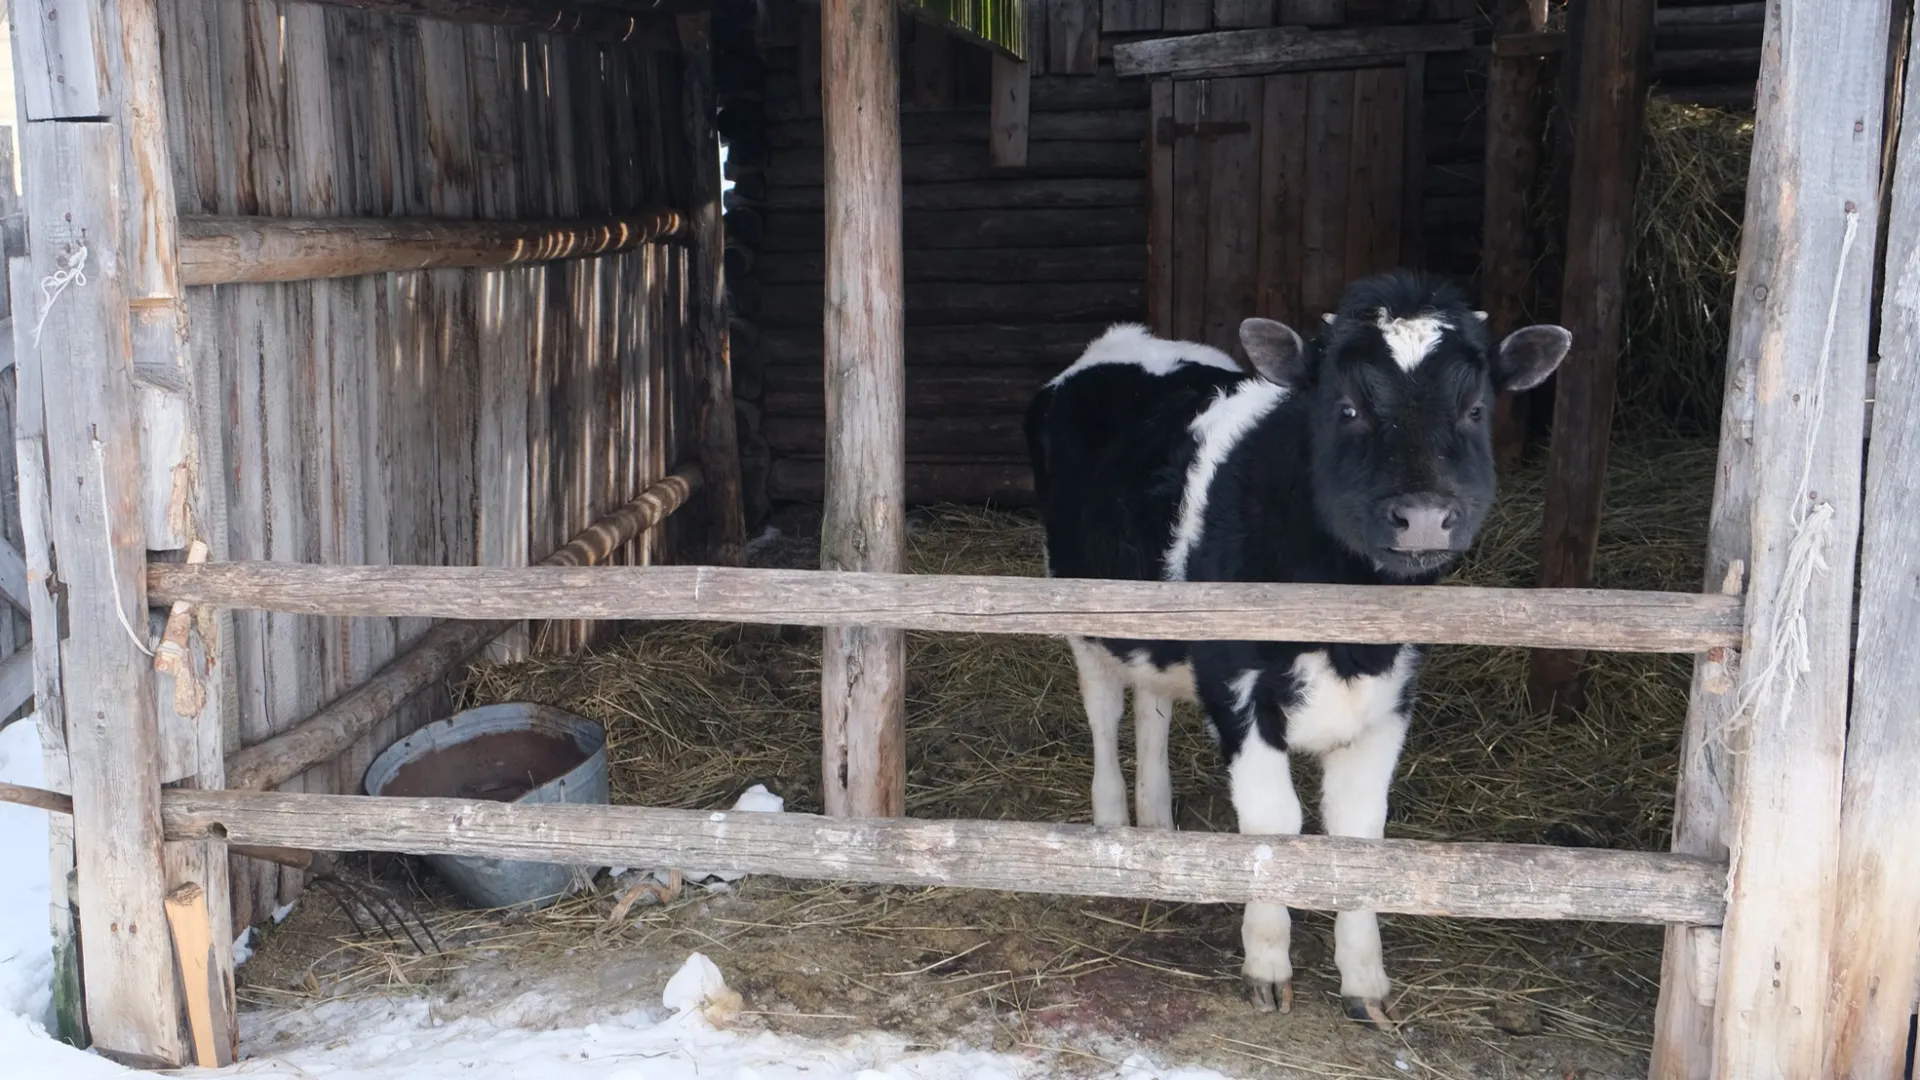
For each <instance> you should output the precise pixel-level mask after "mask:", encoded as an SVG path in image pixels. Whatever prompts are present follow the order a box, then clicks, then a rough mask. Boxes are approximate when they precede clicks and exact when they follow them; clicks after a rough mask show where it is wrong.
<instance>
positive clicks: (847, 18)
mask: <svg viewBox="0 0 1920 1080" xmlns="http://www.w3.org/2000/svg"><path fill="white" fill-rule="evenodd" d="M820 20H821V21H820V42H821V62H820V76H821V77H820V84H821V98H822V113H823V117H824V123H825V141H826V147H825V164H826V218H827V238H826V240H827V252H826V313H825V328H824V329H825V350H824V353H825V364H826V371H825V380H826V399H827V447H826V451H827V462H826V464H827V491H826V508H825V515H824V518H823V520H822V522H821V526H820V561H821V565H822V567H823V568H824V569H827V570H869V571H881V572H888V573H898V572H900V571H901V570H903V569H905V561H906V560H905V545H906V520H905V516H906V515H905V506H904V503H905V494H906V444H905V434H904V429H905V392H904V381H905V366H904V365H905V353H906V339H905V315H906V311H905V308H906V295H905V280H904V271H903V268H902V263H901V240H900V228H901V193H900V100H899V92H900V91H899V87H900V74H899V61H898V59H897V55H898V54H897V53H896V51H895V37H896V34H897V32H898V31H897V26H896V24H897V18H896V14H895V5H894V4H893V3H892V2H891V0H822V3H821V5H820ZM821 677H822V686H821V694H820V705H821V712H822V725H823V736H824V746H823V758H824V760H823V766H824V769H825V774H826V775H825V782H824V786H823V791H824V792H825V798H824V801H825V803H826V810H827V812H828V813H829V814H834V815H839V816H856V817H889V816H898V815H900V814H903V813H905V812H906V745H905V737H904V734H903V730H904V728H905V723H906V640H905V638H904V636H903V635H902V634H901V632H900V631H898V630H880V629H875V628H872V627H852V626H849V627H829V628H828V629H827V631H826V634H825V642H824V656H823V657H822V662H821Z"/></svg>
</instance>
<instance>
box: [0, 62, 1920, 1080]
mask: <svg viewBox="0 0 1920 1080" xmlns="http://www.w3.org/2000/svg"><path fill="white" fill-rule="evenodd" d="M1915 59H1916V54H1915V52H1914V46H1913V45H1911V44H1909V46H1908V55H1907V62H1906V63H1907V72H1908V76H1907V80H1906V86H1905V87H1904V99H1905V102H1904V106H1903V107H1902V109H1901V113H1902V115H1903V116H1905V117H1906V118H1908V120H1909V122H1908V123H1905V124H1903V125H1902V126H1901V128H1900V138H1899V149H1898V156H1897V158H1896V159H1895V161H1896V163H1895V165H1894V176H1893V178H1892V181H1893V182H1892V185H1891V191H1892V206H1891V207H1890V208H1889V209H1890V214H1889V219H1888V225H1887V237H1886V240H1885V242H1884V245H1885V246H1884V250H1885V251H1886V252H1887V259H1886V266H1885V269H1884V271H1883V273H1884V274H1885V282H1884V287H1883V292H1882V297H1883V299H1882V306H1881V312H1880V340H1879V355H1880V364H1879V370H1878V371H1877V372H1875V373H1874V384H1873V386H1872V388H1871V389H1870V391H1869V392H1870V393H1871V395H1872V397H1873V399H1874V407H1875V410H1876V412H1877V413H1878V419H1879V423H1878V425H1877V427H1876V429H1875V430H1874V432H1873V441H1872V442H1871V444H1869V446H1868V448H1867V480H1866V493H1865V502H1864V513H1863V517H1864V520H1865V529H1864V531H1863V534H1862V536H1861V540H1860V611H1859V625H1858V629H1857V631H1856V634H1857V638H1856V644H1855V646H1854V650H1853V680H1852V682H1853V694H1852V706H1851V711H1850V713H1849V716H1848V722H1847V729H1846V730H1847V736H1846V738H1847V743H1846V771H1845V774H1844V778H1843V779H1844V785H1843V787H1842V789H1841V805H1840V860H1839V908H1838V919H1837V928H1836V930H1835V932H1834V935H1833V986H1834V990H1833V1001H1834V1003H1835V1006H1836V1015H1835V1017H1834V1020H1833V1023H1834V1029H1833V1036H1832V1038H1833V1052H1832V1055H1831V1057H1830V1058H1829V1062H1830V1065H1829V1068H1830V1069H1831V1072H1832V1075H1835V1076H1843V1077H1855V1076H1859V1077H1865V1076H1893V1075H1896V1074H1898V1073H1900V1072H1901V1071H1902V1069H1903V1067H1904V1065H1905V1063H1906V1057H1907V1036H1908V1030H1909V1027H1908V1025H1909V1018H1910V1017H1911V1015H1912V1013H1913V1001H1912V1000H1911V998H1910V997H1909V996H1908V995H1907V994H1905V993H1900V992H1897V991H1898V988H1902V987H1912V986H1914V985H1916V983H1917V982H1920V963H1916V961H1920V954H1917V953H1916V950H1915V949H1914V948H1913V947H1912V943H1913V942H1916V941H1920V863H1916V862H1915V861H1914V860H1913V859H1912V858H1911V857H1909V856H1908V854H1907V852H1906V850H1905V847H1906V845H1905V844H1903V843H1902V842H1901V839H1900V836H1901V828H1902V824H1903V823H1905V822H1910V821H1913V820H1915V818H1916V817H1920V786H1916V784H1915V782H1914V778H1915V776H1916V775H1920V730H1917V729H1916V728H1915V726H1914V724H1913V722H1912V717H1913V705H1914V702H1915V701H1920V665H1917V664H1915V663H1914V662H1913V647H1914V643H1915V642H1916V641H1920V591H1916V589H1915V588H1914V583H1915V582H1916V581H1917V580H1920V551H1917V550H1916V549H1915V545H1914V542H1913V525H1912V523H1913V521H1914V520H1915V518H1916V516H1920V371H1916V370H1915V363H1916V361H1917V360H1920V201H1916V200H1917V199H1920V130H1916V128H1915V126H1914V125H1913V124H1912V123H1911V122H1910V121H1911V118H1913V117H1916V116H1920V82H1916V81H1915V80H1914V79H1913V77H1912V71H1913V63H1914V60H1915ZM4 704H5V703H4V702H0V705H4ZM1889 989H1892V990H1894V991H1895V992H1888V990H1889Z"/></svg>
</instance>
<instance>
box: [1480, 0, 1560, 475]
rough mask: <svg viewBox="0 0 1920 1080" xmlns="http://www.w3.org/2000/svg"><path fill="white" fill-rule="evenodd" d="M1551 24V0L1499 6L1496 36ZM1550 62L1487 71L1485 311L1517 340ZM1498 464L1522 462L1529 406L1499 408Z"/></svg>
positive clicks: (1530, 59) (1521, 60)
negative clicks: (1549, 8)
mask: <svg viewBox="0 0 1920 1080" xmlns="http://www.w3.org/2000/svg"><path fill="white" fill-rule="evenodd" d="M1546 25H1547V0H1499V3H1498V4H1496V5H1495V7H1494V10H1493V32H1494V33H1495V34H1496V35H1498V34H1521V33H1529V32H1533V31H1538V30H1541V29H1543V28H1545V26H1546ZM1547 64H1548V61H1547V59H1546V58H1545V57H1540V56H1500V55H1498V54H1495V56H1494V57H1493V59H1492V60H1491V61H1490V62H1489V66H1488V69H1487V163H1486V177H1487V179H1486V189H1485V197H1486V201H1485V210H1484V212H1483V214H1482V221H1483V222H1484V225H1483V231H1482V235H1481V244H1480V306H1482V307H1484V308H1485V309H1486V310H1487V316H1488V321H1489V322H1490V323H1491V324H1492V325H1493V327H1494V330H1495V332H1496V333H1501V334H1505V333H1510V332H1511V331H1512V330H1513V329H1514V328H1516V327H1518V326H1521V325H1523V324H1524V322H1525V321H1526V318H1527V305H1526V300H1527V297H1528V295H1529V294H1530V292H1531V288H1530V285H1531V282H1532V281H1533V279H1534V257H1535V251H1534V243H1533V221H1532V215H1531V214H1529V213H1528V204H1529V202H1530V201H1531V200H1532V198H1533V190H1534V185H1535V184H1536V182H1537V181H1538V179H1539V173H1540V146H1541V143H1542V141H1543V140H1544V139H1545V136H1546V133H1545V131H1544V130H1543V129H1544V127H1545V124H1546V94H1545V93H1544V92H1543V91H1544V89H1545V86H1544V83H1545V78H1546V71H1547ZM1493 417H1494V419H1493V450H1494V457H1495V459H1496V460H1497V461H1498V462H1499V463H1500V464H1501V465H1511V464H1512V463H1513V462H1515V461H1517V460H1519V458H1520V454H1521V451H1522V450H1524V449H1525V446H1526V438H1527V399H1526V397H1525V396H1523V395H1516V394H1502V395H1500V400H1499V402H1498V403H1497V404H1496V405H1495V406H1494V414H1493Z"/></svg>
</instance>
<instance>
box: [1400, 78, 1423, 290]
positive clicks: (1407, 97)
mask: <svg viewBox="0 0 1920 1080" xmlns="http://www.w3.org/2000/svg"><path fill="white" fill-rule="evenodd" d="M1402 66H1403V67H1404V68H1405V71H1406V74H1405V75H1404V77H1403V78H1402V80H1401V86H1400V96H1401V99H1402V100H1401V103H1400V140H1401V151H1400V176H1399V181H1400V236H1399V245H1400V256H1399V261H1400V264H1401V265H1402V266H1417V267H1426V266H1427V228H1426V215H1425V214H1424V213H1423V210H1424V209H1425V204H1426V183H1427V54H1426V53H1411V54H1409V55H1408V56H1407V58H1406V61H1405V63H1404V64H1403V65H1402Z"/></svg>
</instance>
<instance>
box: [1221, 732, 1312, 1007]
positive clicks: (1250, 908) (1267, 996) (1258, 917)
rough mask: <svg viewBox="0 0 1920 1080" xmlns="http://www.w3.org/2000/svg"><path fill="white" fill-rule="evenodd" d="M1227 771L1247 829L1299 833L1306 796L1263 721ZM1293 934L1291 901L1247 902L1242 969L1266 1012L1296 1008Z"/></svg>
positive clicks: (1263, 832)
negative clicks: (1298, 791) (1269, 739)
mask: <svg viewBox="0 0 1920 1080" xmlns="http://www.w3.org/2000/svg"><path fill="white" fill-rule="evenodd" d="M1227 775H1228V778H1229V780H1230V781H1231V782H1232V786H1233V812H1234V816H1235V817H1236V818H1237V819H1238V820H1239V824H1240V831H1241V832H1242V833H1249V834H1255V835H1261V836H1275V835H1277V836H1297V835H1299V832H1300V796H1299V795H1298V794H1296V793H1295V792H1294V790H1293V771H1292V767H1291V764H1290V763H1289V761H1288V760H1287V752H1286V751H1285V750H1281V749H1279V748H1277V747H1274V746H1272V745H1270V744H1269V743H1267V742H1266V740H1264V739H1262V738H1261V737H1260V729H1259V727H1258V726H1257V725H1255V724H1253V723H1248V724H1247V733H1246V738H1245V740H1244V741H1243V742H1242V743H1241V744H1240V750H1239V753H1237V754H1235V755H1234V758H1233V763H1232V764H1231V765H1229V766H1228V769H1227ZM1292 938H1293V920H1292V917H1291V916H1289V915H1288V914H1287V906H1286V905H1285V904H1266V903H1256V904H1248V905H1247V912H1246V915H1245V916H1244V917H1243V918H1242V920H1241V923H1240V943H1241V945H1242V947H1244V948H1245V949H1246V960H1245V962H1244V963H1243V964H1242V965H1241V968H1240V972H1241V974H1242V976H1244V977H1245V979H1246V981H1247V989H1248V992H1249V995H1250V996H1251V997H1252V999H1253V1007H1254V1008H1255V1009H1256V1010H1258V1011H1260V1012H1272V1011H1273V1010H1274V1009H1276V1008H1277V1009H1279V1010H1280V1011H1281V1012H1291V1011H1292V1010H1293V956H1292Z"/></svg>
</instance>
